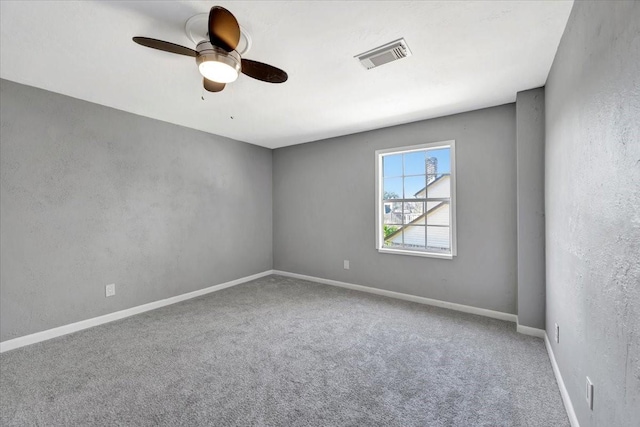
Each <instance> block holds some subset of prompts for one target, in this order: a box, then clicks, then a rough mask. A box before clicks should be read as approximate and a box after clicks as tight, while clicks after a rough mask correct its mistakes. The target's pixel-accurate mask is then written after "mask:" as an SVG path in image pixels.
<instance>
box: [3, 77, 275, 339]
mask: <svg viewBox="0 0 640 427" xmlns="http://www.w3.org/2000/svg"><path fill="white" fill-rule="evenodd" d="M0 96H1V99H2V111H1V115H0V116H1V125H0V159H1V164H0V173H1V180H0V185H1V187H0V188H1V190H0V229H1V243H0V263H1V266H2V268H1V269H0V272H1V276H0V313H1V319H0V320H1V321H0V324H1V330H0V339H1V340H2V341H4V340H7V339H11V338H16V337H18V336H21V335H25V334H29V333H33V332H37V331H41V330H45V329H49V328H53V327H56V326H60V325H64V324H68V323H71V322H76V321H79V320H83V319H87V318H91V317H94V316H99V315H102V314H106V313H110V312H113V311H117V310H121V309H125V308H129V307H132V306H136V305H140V304H144V303H148V302H151V301H156V300H160V299H163V298H167V297H171V296H174V295H179V294H182V293H185V292H190V291H194V290H197V289H201V288H204V287H207V286H211V285H215V284H218V283H222V282H226V281H229V280H233V279H237V278H240V277H244V276H247V275H251V274H255V273H258V272H262V271H265V270H269V269H271V268H272V232H271V227H272V218H271V214H272V207H271V200H272V197H271V188H272V186H271V182H272V178H271V157H272V155H271V151H270V150H268V149H264V148H260V147H256V146H253V145H249V144H245V143H240V142H237V141H232V140H229V139H225V138H222V137H216V136H212V135H210V134H206V133H202V132H198V131H194V130H190V129H187V128H183V127H179V126H175V125H171V124H168V123H164V122H160V121H156V120H152V119H148V118H144V117H140V116H136V115H133V114H129V113H125V112H122V111H118V110H114V109H110V108H106V107H103V106H99V105H96V104H92V103H89V102H85V101H80V100H77V99H73V98H69V97H66V96H62V95H58V94H54V93H51V92H46V91H44V90H40V89H35V88H32V87H27V86H22V85H19V84H17V83H13V82H9V81H6V80H2V81H1V82H0ZM109 283H116V296H115V297H112V298H105V285H106V284H109Z"/></svg>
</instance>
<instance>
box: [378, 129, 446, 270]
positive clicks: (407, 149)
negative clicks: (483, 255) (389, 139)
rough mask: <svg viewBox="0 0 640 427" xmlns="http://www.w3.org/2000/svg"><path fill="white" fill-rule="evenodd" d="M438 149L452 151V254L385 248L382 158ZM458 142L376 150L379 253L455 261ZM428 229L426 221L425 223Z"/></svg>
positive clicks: (430, 143) (440, 142) (441, 142)
mask: <svg viewBox="0 0 640 427" xmlns="http://www.w3.org/2000/svg"><path fill="white" fill-rule="evenodd" d="M438 148H449V149H450V157H451V174H450V177H451V178H450V179H451V198H450V205H449V224H450V226H449V238H450V239H451V253H450V254H443V253H439V252H427V251H419V250H410V249H393V248H389V247H385V246H384V236H383V235H382V233H383V223H382V222H383V218H384V214H383V210H384V201H383V198H382V196H383V183H382V179H383V176H382V157H383V156H385V155H392V154H401V153H410V152H412V151H421V150H425V149H431V150H433V149H438ZM455 159H456V142H455V140H450V141H439V142H429V143H426V144H419V145H411V146H407V147H394V148H387V149H384V150H376V152H375V161H376V162H375V165H376V167H375V170H376V171H375V173H376V176H375V181H376V249H377V250H378V252H380V253H383V254H396V255H411V256H420V257H428V258H442V259H453V257H454V256H456V255H457V254H458V251H457V246H458V245H457V238H456V228H457V227H456V161H455ZM425 227H426V221H425Z"/></svg>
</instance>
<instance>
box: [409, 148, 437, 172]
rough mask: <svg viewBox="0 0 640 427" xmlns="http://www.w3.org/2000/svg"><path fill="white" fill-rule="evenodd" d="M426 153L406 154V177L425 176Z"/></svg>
mask: <svg viewBox="0 0 640 427" xmlns="http://www.w3.org/2000/svg"><path fill="white" fill-rule="evenodd" d="M425 153H426V151H416V152H413V153H406V154H404V174H405V175H425V164H424V160H425V157H424V156H425ZM434 173H435V172H434Z"/></svg>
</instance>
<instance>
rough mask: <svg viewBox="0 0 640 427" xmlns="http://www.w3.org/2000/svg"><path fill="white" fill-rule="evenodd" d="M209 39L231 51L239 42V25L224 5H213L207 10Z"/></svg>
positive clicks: (212, 42) (213, 43) (215, 44)
mask: <svg viewBox="0 0 640 427" xmlns="http://www.w3.org/2000/svg"><path fill="white" fill-rule="evenodd" d="M209 41H210V42H211V44H212V45H214V46H218V47H221V48H222V49H224V50H226V51H227V52H231V51H232V50H235V48H236V47H238V43H239V42H240V25H238V21H237V20H236V17H235V16H233V14H232V13H231V12H229V11H228V10H227V9H225V8H224V7H220V6H214V7H212V8H211V11H210V12H209Z"/></svg>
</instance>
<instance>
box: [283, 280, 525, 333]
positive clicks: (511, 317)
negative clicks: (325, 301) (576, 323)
mask: <svg viewBox="0 0 640 427" xmlns="http://www.w3.org/2000/svg"><path fill="white" fill-rule="evenodd" d="M273 274H279V275H280V276H287V277H293V278H296V279H302V280H309V281H311V282H317V283H322V284H325V285H331V286H338V287H340V288H347V289H353V290H356V291H362V292H368V293H370V294H376V295H383V296H386V297H391V298H396V299H401V300H405V301H412V302H417V303H420V304H426V305H433V306H435V307H442V308H448V309H450V310H455V311H462V312H465V313H471V314H477V315H480V316H485V317H491V318H494V319H500V320H506V321H509V322H514V323H516V322H517V321H518V316H516V315H515V314H510V313H503V312H501V311H493V310H488V309H486V308H478V307H472V306H470V305H463V304H456V303H453V302H447V301H441V300H437V299H431V298H425V297H419V296H416V295H409V294H403V293H400V292H394V291H387V290H385V289H378V288H371V287H368V286H362V285H355V284H353V283H346V282H339V281H337V280H330V279H322V278H320V277H313V276H306V275H304V274H298V273H289V272H288V271H281V270H273Z"/></svg>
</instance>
